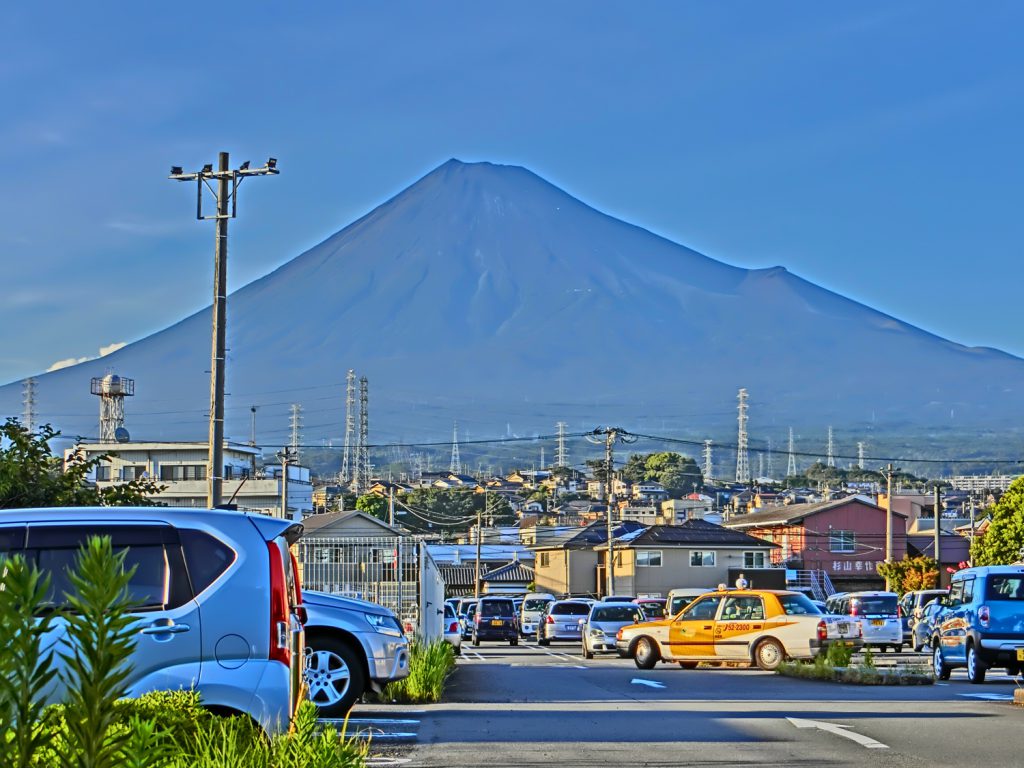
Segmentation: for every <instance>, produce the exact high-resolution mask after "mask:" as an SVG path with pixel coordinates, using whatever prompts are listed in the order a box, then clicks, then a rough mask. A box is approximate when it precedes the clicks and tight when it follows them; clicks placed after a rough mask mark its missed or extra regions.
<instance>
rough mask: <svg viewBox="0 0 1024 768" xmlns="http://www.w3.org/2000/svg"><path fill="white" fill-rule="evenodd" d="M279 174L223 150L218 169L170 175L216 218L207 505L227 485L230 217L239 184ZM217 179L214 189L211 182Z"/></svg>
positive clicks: (270, 163) (174, 170)
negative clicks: (213, 205) (234, 163)
mask: <svg viewBox="0 0 1024 768" xmlns="http://www.w3.org/2000/svg"><path fill="white" fill-rule="evenodd" d="M277 173H279V171H278V170H277V158H274V157H271V158H269V159H268V160H267V162H266V165H264V166H263V167H262V168H250V167H249V161H248V160H246V161H245V162H244V163H242V164H241V165H240V166H239V167H238V168H237V169H235V170H231V168H230V167H229V164H228V153H227V152H221V153H220V159H219V162H218V164H217V170H216V171H215V170H213V164H212V163H207V164H206V165H204V166H203V167H202V169H201V170H199V171H196V172H194V173H184V172H183V171H182V168H181V166H178V165H175V166H172V167H171V175H170V176H169V177H168V178H170V179H174V180H175V181H194V182H196V218H197V219H200V220H203V219H213V220H214V222H215V229H214V246H213V332H212V352H211V354H210V448H209V459H208V461H207V468H206V478H207V493H206V505H207V506H208V507H209V508H210V509H215V508H216V507H218V506H220V503H221V491H222V489H223V486H224V355H225V341H224V340H225V335H226V330H227V315H226V313H227V301H228V296H227V293H228V292H227V282H228V219H233V218H235V217H236V215H237V210H238V185H239V184H241V183H242V180H243V179H244V178H245V177H247V176H267V175H271V174H274V175H276V174H277ZM213 180H216V181H217V188H216V189H214V187H213V185H212V184H211V181H213ZM204 186H206V188H207V189H208V190H209V191H210V192H211V193H213V195H214V198H215V200H216V202H217V213H216V214H214V215H213V216H204V215H203V187H204Z"/></svg>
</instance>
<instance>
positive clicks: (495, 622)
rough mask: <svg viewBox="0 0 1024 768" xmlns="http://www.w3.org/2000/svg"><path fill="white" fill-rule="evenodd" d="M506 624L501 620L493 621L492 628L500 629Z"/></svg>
mask: <svg viewBox="0 0 1024 768" xmlns="http://www.w3.org/2000/svg"><path fill="white" fill-rule="evenodd" d="M504 623H505V622H503V621H502V620H501V619H491V626H492V627H500V626H501V625H502V624H504Z"/></svg>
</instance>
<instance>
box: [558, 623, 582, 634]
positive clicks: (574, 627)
mask: <svg viewBox="0 0 1024 768" xmlns="http://www.w3.org/2000/svg"><path fill="white" fill-rule="evenodd" d="M562 628H563V629H564V630H565V631H566V632H571V631H573V630H577V629H579V628H580V625H579V624H564V625H562Z"/></svg>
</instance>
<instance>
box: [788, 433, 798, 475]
mask: <svg viewBox="0 0 1024 768" xmlns="http://www.w3.org/2000/svg"><path fill="white" fill-rule="evenodd" d="M795 475H796V454H795V453H793V428H792V427H790V428H789V458H788V459H787V461H786V477H793V476H795Z"/></svg>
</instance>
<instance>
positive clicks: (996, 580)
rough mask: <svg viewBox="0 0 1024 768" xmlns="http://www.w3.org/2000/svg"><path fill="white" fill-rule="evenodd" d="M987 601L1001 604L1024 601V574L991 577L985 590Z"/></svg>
mask: <svg viewBox="0 0 1024 768" xmlns="http://www.w3.org/2000/svg"><path fill="white" fill-rule="evenodd" d="M985 599H986V600H992V601H995V602H999V601H1002V600H1024V574H1021V575H1009V574H1006V575H998V576H997V575H991V576H989V577H988V587H987V588H986V589H985Z"/></svg>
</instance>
